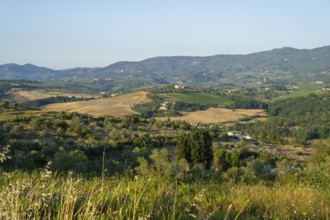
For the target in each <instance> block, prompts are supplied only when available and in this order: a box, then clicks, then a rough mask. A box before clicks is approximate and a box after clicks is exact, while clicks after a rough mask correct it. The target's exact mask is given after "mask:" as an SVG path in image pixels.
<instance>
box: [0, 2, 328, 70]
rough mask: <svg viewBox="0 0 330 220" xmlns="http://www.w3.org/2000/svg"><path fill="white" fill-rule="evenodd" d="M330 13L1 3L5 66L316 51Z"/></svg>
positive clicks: (218, 6) (285, 7)
mask: <svg viewBox="0 0 330 220" xmlns="http://www.w3.org/2000/svg"><path fill="white" fill-rule="evenodd" d="M329 9H330V1H329V0H313V1H311V0H276V1H274V0H230V1H229V0H120V1H119V0H116V1H115V0H95V1H91V0H56V1H45V0H43V1H42V0H28V1H27V0H2V1H0V10H1V13H0V64H5V63H18V64H26V63H32V64H35V65H38V66H45V67H49V68H53V69H65V68H73V67H103V66H107V65H110V64H112V63H115V62H118V61H139V60H143V59H147V58H151V57H155V56H178V55H179V56H210V55H216V54H248V53H253V52H258V51H264V50H271V49H273V48H281V47H294V48H298V49H312V48H316V47H322V46H328V45H330V23H329V22H330V13H329Z"/></svg>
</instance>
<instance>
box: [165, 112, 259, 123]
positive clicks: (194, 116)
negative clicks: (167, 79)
mask: <svg viewBox="0 0 330 220" xmlns="http://www.w3.org/2000/svg"><path fill="white" fill-rule="evenodd" d="M254 115H260V116H266V113H265V111H264V110H262V109H236V110H232V109H227V108H210V109H207V110H205V111H196V112H185V113H184V116H182V117H170V119H171V120H172V121H179V120H181V121H183V120H184V121H187V122H190V123H199V122H201V123H207V124H208V123H225V122H230V121H237V120H239V119H241V118H245V117H249V116H254Z"/></svg>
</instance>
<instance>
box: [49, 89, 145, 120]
mask: <svg viewBox="0 0 330 220" xmlns="http://www.w3.org/2000/svg"><path fill="white" fill-rule="evenodd" d="M149 101H150V100H149V99H148V98H147V93H146V92H135V93H131V94H127V95H120V96H116V97H112V98H103V99H95V100H90V101H82V102H67V103H58V104H50V105H47V106H45V107H44V110H46V111H67V112H79V113H88V114H91V115H112V116H125V115H133V114H138V113H137V112H135V111H133V110H132V109H131V106H132V105H134V104H139V103H145V102H149Z"/></svg>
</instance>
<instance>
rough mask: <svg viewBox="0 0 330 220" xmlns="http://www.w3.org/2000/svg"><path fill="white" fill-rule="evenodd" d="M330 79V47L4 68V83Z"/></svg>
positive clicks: (0, 72)
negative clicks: (98, 64) (60, 66)
mask: <svg viewBox="0 0 330 220" xmlns="http://www.w3.org/2000/svg"><path fill="white" fill-rule="evenodd" d="M302 75H304V76H308V77H321V78H322V77H323V78H328V77H329V75H330V46H325V47H320V48H315V49H295V48H289V47H285V48H281V49H273V50H269V51H263V52H257V53H251V54H247V55H214V56H207V57H198V56H170V57H154V58H149V59H146V60H142V61H136V62H126V61H123V62H117V63H114V64H111V65H109V66H106V67H101V68H71V69H65V70H52V69H49V68H45V67H38V66H34V65H32V64H26V65H17V64H4V65H0V79H7V80H9V79H23V80H38V81H47V80H73V81H74V80H105V81H111V82H126V81H134V80H140V82H141V83H142V84H143V80H144V81H146V82H148V83H149V84H167V83H175V82H177V81H182V82H185V83H215V82H219V83H232V82H245V83H248V82H253V81H256V80H260V79H263V78H267V79H273V80H275V79H292V78H294V77H301V76H302Z"/></svg>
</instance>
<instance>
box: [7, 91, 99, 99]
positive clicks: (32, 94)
mask: <svg viewBox="0 0 330 220" xmlns="http://www.w3.org/2000/svg"><path fill="white" fill-rule="evenodd" d="M13 95H16V96H20V97H24V98H25V99H27V100H28V101H33V100H37V99H45V98H49V97H52V96H68V97H72V96H75V97H77V98H92V97H95V98H96V97H97V95H91V94H87V93H64V92H46V91H43V90H34V91H18V92H15V93H13Z"/></svg>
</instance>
